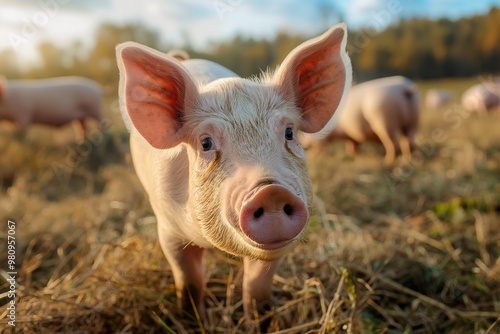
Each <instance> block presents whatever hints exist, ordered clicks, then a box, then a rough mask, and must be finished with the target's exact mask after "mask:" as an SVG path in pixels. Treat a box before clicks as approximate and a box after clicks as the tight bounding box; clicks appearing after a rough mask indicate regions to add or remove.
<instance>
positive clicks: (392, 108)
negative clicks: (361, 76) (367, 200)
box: [305, 76, 419, 164]
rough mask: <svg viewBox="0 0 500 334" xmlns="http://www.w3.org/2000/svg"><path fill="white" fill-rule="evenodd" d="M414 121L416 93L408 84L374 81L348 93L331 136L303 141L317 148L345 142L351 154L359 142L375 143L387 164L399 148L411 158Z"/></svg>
mask: <svg viewBox="0 0 500 334" xmlns="http://www.w3.org/2000/svg"><path fill="white" fill-rule="evenodd" d="M418 118H419V106H418V93H417V89H416V87H415V85H414V84H413V82H412V81H410V80H409V79H407V78H404V77H401V76H394V77H387V78H382V79H376V80H372V81H367V82H364V83H362V84H359V85H357V86H354V87H353V88H352V89H351V90H350V92H349V96H348V99H347V102H346V105H345V108H344V110H343V111H342V113H341V114H340V117H339V119H338V123H337V125H336V126H335V128H334V129H333V131H332V132H331V133H329V134H328V135H327V136H326V137H324V138H323V139H321V140H319V141H316V140H314V139H311V137H310V136H309V138H305V141H306V142H308V143H310V144H311V145H313V146H317V148H319V147H321V146H322V145H324V144H326V143H328V142H330V141H332V140H334V139H347V140H348V144H349V147H348V148H349V150H350V152H351V153H352V154H354V153H355V152H356V149H357V146H358V144H359V143H361V142H365V141H379V142H381V143H382V144H383V145H384V148H385V151H386V154H385V160H384V162H385V163H386V164H391V163H393V161H394V159H395V156H396V151H397V149H398V148H399V147H401V150H402V151H403V155H404V156H405V157H406V158H407V159H410V158H411V147H412V146H413V145H414V136H415V132H416V130H417V126H418ZM398 139H400V144H401V146H400V145H398ZM317 148H316V149H317Z"/></svg>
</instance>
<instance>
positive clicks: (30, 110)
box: [0, 77, 103, 139]
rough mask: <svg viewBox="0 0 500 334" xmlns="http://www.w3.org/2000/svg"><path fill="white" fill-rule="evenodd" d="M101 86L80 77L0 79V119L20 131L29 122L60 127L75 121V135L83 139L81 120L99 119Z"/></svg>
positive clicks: (83, 123)
mask: <svg viewBox="0 0 500 334" xmlns="http://www.w3.org/2000/svg"><path fill="white" fill-rule="evenodd" d="M102 95H103V94H102V89H101V86H100V85H99V84H97V83H96V82H95V81H92V80H90V79H86V78H81V77H62V78H52V79H42V80H9V81H6V80H2V81H0V119H5V120H9V121H12V122H14V123H16V124H17V125H18V126H19V128H20V129H21V130H24V129H26V128H27V127H28V126H29V125H30V124H43V125H51V126H56V127H60V126H63V125H66V124H67V123H70V122H72V121H75V120H77V121H78V122H79V124H80V126H81V129H80V130H78V132H77V136H78V137H79V139H83V135H84V133H85V119H86V118H93V119H95V120H97V121H98V122H99V123H100V122H101V120H102V111H101V103H102Z"/></svg>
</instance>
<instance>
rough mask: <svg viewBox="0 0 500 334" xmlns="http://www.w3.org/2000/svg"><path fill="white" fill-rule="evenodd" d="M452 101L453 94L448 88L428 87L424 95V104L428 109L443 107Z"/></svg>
mask: <svg viewBox="0 0 500 334" xmlns="http://www.w3.org/2000/svg"><path fill="white" fill-rule="evenodd" d="M452 101H453V95H452V94H451V92H450V91H449V90H444V89H430V90H429V91H428V92H427V94H426V95H425V106H426V107H427V108H429V109H439V108H443V107H445V106H447V105H448V104H450V103H451V102H452Z"/></svg>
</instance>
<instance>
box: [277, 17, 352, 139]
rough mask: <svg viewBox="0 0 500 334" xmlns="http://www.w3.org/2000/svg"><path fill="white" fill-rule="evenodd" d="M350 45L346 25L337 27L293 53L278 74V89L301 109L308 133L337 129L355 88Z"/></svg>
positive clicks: (304, 126) (300, 46) (302, 125)
mask: <svg viewBox="0 0 500 334" xmlns="http://www.w3.org/2000/svg"><path fill="white" fill-rule="evenodd" d="M346 41H347V30H346V26H345V24H338V25H335V26H333V27H332V28H331V29H330V30H328V31H327V32H325V33H324V34H323V35H321V36H318V37H316V38H314V39H311V40H309V41H306V42H304V43H303V44H301V45H299V46H298V47H296V48H295V49H294V50H292V52H290V54H289V55H288V56H287V57H286V58H285V60H284V61H283V63H282V65H281V66H280V68H279V69H278V71H277V72H276V74H275V77H274V83H275V84H276V85H277V86H278V89H279V90H281V92H282V93H283V94H284V95H285V96H286V97H287V98H291V99H293V100H294V101H295V103H296V105H297V107H299V108H300V109H301V111H302V124H301V130H302V131H304V132H307V133H315V132H318V131H320V130H322V129H323V131H328V130H330V129H331V127H333V125H334V121H335V118H336V117H334V116H336V114H338V112H337V111H339V109H341V106H342V104H343V102H344V101H345V98H346V95H347V91H348V89H349V87H350V86H351V79H352V75H351V61H350V59H349V57H348V56H347V53H346V52H345V46H346ZM326 125H328V126H326Z"/></svg>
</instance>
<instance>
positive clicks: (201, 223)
mask: <svg viewBox="0 0 500 334" xmlns="http://www.w3.org/2000/svg"><path fill="white" fill-rule="evenodd" d="M346 35H347V31H346V29H345V26H344V25H343V24H341V25H336V26H334V27H332V28H331V29H330V30H329V31H327V32H325V33H324V34H323V35H321V36H319V37H317V38H314V39H312V40H309V41H307V42H305V43H303V44H302V45H300V46H298V47H297V48H296V49H294V50H293V51H292V52H291V53H290V54H289V55H288V56H287V57H286V59H285V60H284V62H283V64H282V65H281V66H280V67H279V69H277V71H276V72H275V73H272V74H271V73H268V74H264V75H262V77H261V78H260V79H255V80H247V79H243V78H240V77H238V76H237V75H236V74H234V73H233V72H231V71H230V70H228V69H226V68H224V67H222V66H221V65H218V64H216V63H213V62H210V61H207V60H200V59H191V60H185V61H183V62H182V63H181V62H179V61H177V60H176V59H174V58H172V57H169V56H166V55H164V54H162V53H159V52H157V51H155V50H152V49H150V48H148V47H145V46H142V45H140V44H136V43H132V42H127V43H123V44H120V45H119V46H118V47H117V59H118V65H119V69H120V91H119V92H120V104H121V110H122V115H123V117H124V120H125V123H126V124H127V126H128V128H129V130H130V131H131V134H130V145H131V153H132V158H133V162H134V166H135V169H136V172H137V174H138V176H139V179H140V180H141V182H142V184H143V186H144V188H145V189H146V192H147V193H148V195H149V199H150V203H151V206H152V208H153V210H154V212H155V215H156V217H157V220H158V235H159V241H160V244H161V246H162V249H163V252H164V253H165V256H166V258H167V259H168V261H169V263H170V266H171V268H172V271H173V274H174V279H175V284H176V289H177V296H178V300H179V304H180V306H181V307H183V308H185V309H186V308H187V309H190V308H191V307H192V306H194V307H196V308H197V309H198V310H199V311H200V312H201V313H202V314H203V312H204V289H205V283H204V268H203V253H204V248H211V247H215V248H218V249H220V250H223V251H225V252H227V253H229V254H232V255H235V256H241V257H243V258H244V278H243V304H244V310H245V315H246V318H247V320H249V319H252V315H253V314H255V312H256V311H258V312H259V313H261V312H263V311H264V310H265V309H266V308H267V307H268V306H269V303H270V300H271V285H272V279H273V275H274V273H275V271H276V269H277V267H278V264H279V262H280V258H281V257H282V256H283V255H285V254H287V253H288V252H289V251H290V249H291V247H292V245H293V244H294V242H295V241H297V240H298V239H299V238H300V237H301V234H302V232H303V231H304V229H305V227H306V225H307V223H308V220H309V217H310V215H311V205H312V203H311V201H312V189H311V183H310V178H309V175H308V170H307V166H306V160H305V153H304V151H303V149H302V147H301V145H300V144H299V143H298V142H297V139H296V137H297V134H298V133H299V132H300V131H303V132H307V133H315V132H318V131H320V130H322V129H323V128H324V127H327V128H328V127H330V125H331V124H330V123H331V122H333V119H332V116H333V115H334V113H335V112H336V111H337V110H339V108H340V107H341V104H342V101H343V99H344V96H345V94H346V91H347V90H348V88H349V86H350V81H351V67H350V60H349V58H348V56H347V54H346V52H345V45H346ZM331 119H332V121H330V120H331ZM191 300H192V302H193V303H194V305H192V303H191ZM254 305H256V306H257V309H255V308H254V307H253V306H254Z"/></svg>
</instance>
